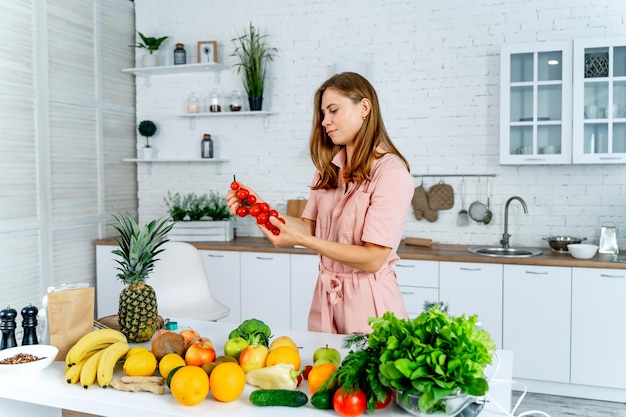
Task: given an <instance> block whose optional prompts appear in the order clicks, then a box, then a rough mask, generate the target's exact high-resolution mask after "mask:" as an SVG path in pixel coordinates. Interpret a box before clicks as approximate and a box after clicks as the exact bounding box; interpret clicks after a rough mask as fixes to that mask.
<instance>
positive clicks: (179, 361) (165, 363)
mask: <svg viewBox="0 0 626 417" xmlns="http://www.w3.org/2000/svg"><path fill="white" fill-rule="evenodd" d="M185 365H186V364H185V359H183V357H182V356H180V355H179V354H178V353H168V354H167V355H165V356H163V357H162V358H161V361H160V362H159V373H160V374H161V376H162V377H163V378H167V377H168V375H169V374H170V372H171V371H172V369H174V368H178V367H179V366H185Z"/></svg>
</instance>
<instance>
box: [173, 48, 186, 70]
mask: <svg viewBox="0 0 626 417" xmlns="http://www.w3.org/2000/svg"><path fill="white" fill-rule="evenodd" d="M186 63H187V52H186V51H185V45H183V44H182V43H177V44H176V49H174V65H184V64H186Z"/></svg>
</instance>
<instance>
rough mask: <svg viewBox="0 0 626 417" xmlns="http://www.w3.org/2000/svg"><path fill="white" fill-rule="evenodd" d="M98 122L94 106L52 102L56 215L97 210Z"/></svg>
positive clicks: (54, 208)
mask: <svg viewBox="0 0 626 417" xmlns="http://www.w3.org/2000/svg"><path fill="white" fill-rule="evenodd" d="M97 132H98V129H97V122H96V111H95V109H93V108H88V107H83V106H73V105H69V104H61V103H50V166H51V183H52V201H51V203H52V216H53V219H55V220H58V219H64V218H68V217H73V216H93V215H94V214H96V213H98V211H99V210H98V208H99V205H98V158H97V150H98V145H97V139H96V135H97Z"/></svg>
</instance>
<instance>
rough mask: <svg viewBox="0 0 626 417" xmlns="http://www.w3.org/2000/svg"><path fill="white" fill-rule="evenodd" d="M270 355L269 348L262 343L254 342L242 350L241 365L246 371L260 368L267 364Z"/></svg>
mask: <svg viewBox="0 0 626 417" xmlns="http://www.w3.org/2000/svg"><path fill="white" fill-rule="evenodd" d="M267 355H269V350H268V349H267V348H266V347H265V346H264V345H261V344H252V345H249V346H247V347H246V348H245V349H244V350H242V351H241V355H239V365H241V367H242V368H243V371H244V372H245V373H248V372H250V371H251V370H253V369H260V368H263V367H264V366H265V361H266V360H267Z"/></svg>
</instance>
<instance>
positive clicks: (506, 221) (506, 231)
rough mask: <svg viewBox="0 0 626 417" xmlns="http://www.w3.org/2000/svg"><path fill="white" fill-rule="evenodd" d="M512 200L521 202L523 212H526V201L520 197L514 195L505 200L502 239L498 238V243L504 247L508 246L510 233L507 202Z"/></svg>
mask: <svg viewBox="0 0 626 417" xmlns="http://www.w3.org/2000/svg"><path fill="white" fill-rule="evenodd" d="M513 200H517V201H519V202H520V203H522V207H523V208H524V213H526V214H528V207H526V202H525V201H524V200H523V199H522V197H518V196H516V195H514V196H513V197H511V198H509V199H508V200H506V204H505V205H504V233H503V234H502V239H501V240H500V244H501V245H502V247H503V248H504V249H508V248H509V239H510V238H511V235H510V234H509V204H511V201H513Z"/></svg>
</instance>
